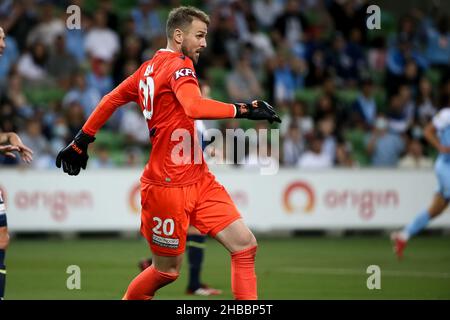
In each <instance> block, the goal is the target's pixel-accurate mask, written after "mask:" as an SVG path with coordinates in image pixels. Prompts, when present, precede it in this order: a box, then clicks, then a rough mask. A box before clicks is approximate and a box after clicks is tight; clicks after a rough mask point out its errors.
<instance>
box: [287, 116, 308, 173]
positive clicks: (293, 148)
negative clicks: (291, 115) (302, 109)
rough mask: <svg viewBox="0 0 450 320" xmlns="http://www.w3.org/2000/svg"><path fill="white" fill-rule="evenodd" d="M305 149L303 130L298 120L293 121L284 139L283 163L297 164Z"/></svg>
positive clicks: (288, 164)
mask: <svg viewBox="0 0 450 320" xmlns="http://www.w3.org/2000/svg"><path fill="white" fill-rule="evenodd" d="M304 149H305V142H304V140H303V137H302V132H301V131H300V128H299V127H298V125H297V123H296V122H291V123H290V125H289V128H288V131H287V133H286V135H285V136H284V139H283V164H284V165H286V166H295V165H296V164H297V162H298V160H299V159H300V156H301V154H302V153H303V151H304Z"/></svg>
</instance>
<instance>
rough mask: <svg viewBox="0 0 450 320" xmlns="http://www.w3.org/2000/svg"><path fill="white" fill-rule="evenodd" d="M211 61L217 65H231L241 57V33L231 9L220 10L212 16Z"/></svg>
mask: <svg viewBox="0 0 450 320" xmlns="http://www.w3.org/2000/svg"><path fill="white" fill-rule="evenodd" d="M210 34H211V37H210V38H211V41H210V47H211V49H210V50H211V55H212V56H213V57H214V59H212V61H211V63H212V64H213V65H215V66H220V67H225V66H230V65H231V64H232V63H234V62H235V61H236V60H238V58H239V35H238V32H237V27H236V25H235V23H234V20H233V17H232V16H231V13H230V12H229V10H225V11H223V10H218V11H217V12H216V13H215V14H213V16H212V17H211V31H210Z"/></svg>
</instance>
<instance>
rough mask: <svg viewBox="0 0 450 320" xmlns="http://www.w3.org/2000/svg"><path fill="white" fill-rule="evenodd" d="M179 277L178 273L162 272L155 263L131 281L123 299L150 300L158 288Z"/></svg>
mask: <svg viewBox="0 0 450 320" xmlns="http://www.w3.org/2000/svg"><path fill="white" fill-rule="evenodd" d="M177 278H178V273H166V272H161V271H159V270H157V269H155V267H154V266H153V265H151V266H150V267H148V268H147V269H145V270H144V271H142V272H141V273H140V274H138V275H137V276H136V278H134V279H133V281H131V283H130V285H129V286H128V289H127V292H126V293H125V296H124V297H123V298H122V300H150V299H152V298H153V296H154V295H155V292H156V290H158V289H159V288H162V287H164V286H165V285H168V284H169V283H171V282H173V281H175V280H176V279H177Z"/></svg>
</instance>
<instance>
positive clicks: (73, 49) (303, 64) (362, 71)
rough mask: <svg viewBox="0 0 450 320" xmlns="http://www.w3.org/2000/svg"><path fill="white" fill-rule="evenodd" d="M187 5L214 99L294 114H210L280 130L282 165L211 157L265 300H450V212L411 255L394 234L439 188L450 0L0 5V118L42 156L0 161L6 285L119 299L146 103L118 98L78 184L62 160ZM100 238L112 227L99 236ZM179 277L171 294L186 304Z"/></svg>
mask: <svg viewBox="0 0 450 320" xmlns="http://www.w3.org/2000/svg"><path fill="white" fill-rule="evenodd" d="M72 4H75V5H78V6H79V7H80V8H81V19H80V22H81V29H73V30H71V29H68V28H67V27H66V20H67V19H68V18H69V16H70V14H69V13H67V12H66V9H67V7H68V6H70V5H72ZM372 4H376V5H378V6H379V7H380V9H381V16H380V27H381V28H380V29H374V30H370V29H368V28H367V26H366V20H367V18H368V17H369V16H370V14H368V13H367V7H368V6H369V5H372ZM178 5H194V6H197V7H199V8H201V9H203V10H205V11H206V12H207V13H208V14H209V15H210V17H211V24H210V27H209V30H208V38H207V40H208V47H207V49H206V51H205V52H203V53H202V55H201V57H200V60H199V64H198V65H197V66H196V72H197V75H198V78H199V79H200V83H201V87H202V91H203V93H204V95H207V96H210V97H211V98H214V99H217V100H221V101H225V102H238V101H239V102H250V101H252V100H253V99H256V98H263V99H266V100H267V101H269V102H270V103H271V104H273V105H274V106H275V108H276V109H277V111H278V113H280V114H281V117H282V120H283V122H282V124H281V125H279V126H276V125H273V126H270V127H269V126H268V125H266V124H265V123H262V122H261V123H259V122H258V123H255V122H251V121H245V120H234V119H233V120H223V121H206V122H205V123H204V125H205V126H206V127H207V128H218V129H220V130H222V131H223V132H224V131H225V130H226V129H233V128H238V127H239V128H244V129H248V128H254V129H256V130H260V129H267V128H278V129H279V130H280V140H279V142H278V141H275V142H274V143H275V144H276V147H277V148H279V154H276V153H273V154H269V155H268V156H269V157H271V158H272V160H275V161H279V163H280V171H279V173H278V174H276V175H274V176H267V177H264V176H261V175H259V173H258V171H257V169H258V168H259V167H260V165H261V164H260V163H259V164H258V162H257V161H256V162H255V161H254V157H252V156H253V155H252V154H251V153H250V151H248V150H247V152H246V154H245V155H243V156H244V157H246V159H247V161H245V163H244V164H242V159H236V157H233V158H232V159H228V158H227V154H226V153H224V154H223V159H224V160H227V161H229V162H232V163H234V164H231V165H220V166H212V171H213V172H214V173H215V174H216V175H217V177H218V180H219V181H220V182H222V183H223V184H224V185H225V186H226V187H227V189H228V190H229V191H230V194H231V195H232V197H233V199H234V200H235V202H236V204H237V205H238V207H239V209H240V210H241V211H242V213H243V216H244V218H245V219H247V222H248V224H249V226H250V227H251V228H252V230H254V231H255V232H257V233H260V234H261V236H262V238H261V239H262V240H261V245H260V247H261V250H260V253H259V256H261V261H262V262H261V264H260V269H259V271H258V272H259V274H260V275H264V277H265V279H267V281H266V282H265V283H262V284H261V286H262V290H261V297H263V298H267V299H278V298H280V299H282V298H284V299H300V298H306V299H308V298H312V299H316V298H317V299H320V298H332V299H333V298H338V299H339V298H344V299H345V298H369V299H370V298H446V299H448V298H450V274H449V273H448V270H450V250H449V248H450V240H449V237H448V230H449V228H450V218H449V215H448V214H444V215H443V216H442V217H439V218H438V219H437V220H436V221H434V222H433V223H432V225H431V227H432V228H431V230H432V231H427V232H425V236H423V237H419V238H417V240H414V241H416V242H413V243H415V244H412V245H411V248H410V249H408V250H410V256H409V257H408V258H409V259H407V260H406V261H403V262H402V264H399V263H398V262H397V261H396V260H395V257H394V255H393V254H392V252H391V247H390V244H389V240H388V237H387V232H389V231H391V230H393V229H396V228H399V227H401V226H402V225H404V224H405V223H407V222H409V221H410V220H411V219H412V218H413V217H414V216H415V215H416V213H417V212H419V211H420V210H422V209H423V208H424V207H425V206H427V205H428V203H429V202H430V201H431V197H432V195H433V193H434V191H435V188H436V182H435V178H434V175H433V169H432V168H433V160H434V159H435V158H436V156H437V152H436V151H435V150H434V149H433V148H431V147H430V146H429V145H428V144H426V142H425V140H424V137H423V129H424V126H425V125H426V124H427V123H428V122H429V120H430V119H431V118H432V117H433V115H435V114H436V112H437V111H438V109H439V108H440V107H442V106H449V99H450V30H449V12H450V3H449V2H446V1H438V0H435V1H425V0H423V1H419V0H415V1H406V0H404V1H365V0H254V1H232V0H216V1H214V0H211V1H201V0H198V1H180V0H178V1H177V0H173V1H169V0H167V1H163V0H160V1H157V0H139V1H131V0H130V1H125V0H117V1H112V0H99V1H88V0H79V1H64V0H54V1H49V0H47V1H44V0H41V1H38V0H36V1H33V0H23V1H12V0H11V1H8V0H3V1H0V26H2V27H3V29H4V31H5V33H6V49H5V50H4V53H3V56H2V57H1V58H0V130H1V131H3V132H7V131H15V132H17V133H18V134H19V135H20V136H21V138H22V140H23V142H24V143H25V144H26V145H28V146H29V147H31V148H32V149H33V151H34V161H33V162H32V164H31V165H29V166H28V165H24V164H23V162H21V161H20V160H17V159H12V158H6V157H3V156H2V155H0V188H2V189H3V191H4V193H5V196H6V200H7V206H8V222H9V229H10V232H11V234H12V236H13V241H12V242H11V248H10V249H9V251H8V257H9V258H8V259H9V260H7V261H9V268H8V275H9V278H8V279H9V280H8V281H9V282H8V287H7V291H6V292H7V295H6V297H8V295H9V296H10V297H11V298H19V299H20V298H25V299H33V298H45V299H46V298H48V299H57V298H68V299H71V298H98V299H101V298H111V299H114V298H119V297H121V290H122V288H125V287H126V284H127V283H128V281H129V280H130V279H132V277H133V276H134V275H135V274H136V272H135V271H137V268H135V265H134V264H133V263H134V260H136V262H137V259H139V257H141V256H145V255H146V254H147V253H149V250H148V249H147V248H146V244H145V242H144V241H143V240H142V239H141V238H139V237H138V229H139V214H138V213H139V212H138V211H139V192H137V190H138V186H139V176H140V173H141V170H142V168H143V166H144V165H145V163H146V161H147V160H148V155H149V152H151V146H150V145H149V142H148V129H147V126H146V123H145V121H144V118H143V117H142V115H141V113H140V111H139V110H138V108H137V107H136V106H135V105H132V104H130V105H126V106H123V107H122V108H120V109H118V110H117V111H116V113H115V114H114V116H113V117H112V118H111V119H110V120H109V121H108V122H107V124H106V125H105V127H104V128H103V129H102V130H101V131H100V132H99V133H98V135H97V140H96V142H95V143H94V144H93V145H91V149H90V157H91V158H90V161H89V163H88V170H87V171H86V172H82V173H81V175H80V176H78V177H77V178H72V177H70V178H69V177H67V176H63V174H62V173H61V172H59V171H57V170H56V167H55V165H54V159H55V157H56V154H57V153H58V152H59V150H60V149H61V148H63V147H64V146H65V145H66V144H67V143H69V142H70V141H71V139H72V138H73V136H74V135H75V134H76V133H77V132H78V130H80V128H81V127H82V125H83V124H84V122H85V120H86V119H87V117H88V116H89V114H90V113H91V112H92V110H93V109H94V108H95V106H96V105H97V103H98V102H99V101H100V99H101V98H102V97H103V96H104V95H105V94H106V93H108V92H109V91H111V90H112V89H113V88H114V87H115V86H116V85H118V84H119V83H120V82H121V81H122V80H124V79H125V78H126V77H127V76H129V75H130V74H132V73H133V72H134V71H135V70H136V69H137V68H138V67H139V66H140V64H141V63H143V62H144V61H146V60H147V59H149V58H151V57H152V55H153V54H154V53H155V51H156V50H158V49H160V48H165V46H166V36H165V21H166V18H167V16H168V13H169V11H170V10H171V9H172V8H173V7H176V6H178ZM271 149H272V150H273V149H274V145H272V146H271ZM252 159H253V160H252ZM269 160H270V159H269ZM98 169H104V170H98ZM267 186H270V187H269V189H270V190H267ZM447 213H448V212H447ZM42 234H45V237H42ZM87 234H88V235H89V237H88V239H86V238H85V237H83V235H84V236H85V235H87ZM355 234H356V235H355ZM367 234H369V235H368V236H367ZM49 235H50V236H49ZM99 235H101V236H102V237H104V236H105V235H106V236H107V237H108V239H106V240H105V239H101V240H100V239H95V240H93V239H92V237H97V236H99ZM280 235H283V237H281V238H279V237H278V236H280ZM304 235H308V237H295V236H304ZM309 235H313V237H309ZM316 235H320V236H322V235H328V236H332V237H331V238H330V237H316ZM342 235H345V236H346V237H339V238H338V239H339V241H336V240H335V238H334V237H335V236H342ZM427 235H428V236H427ZM78 236H81V237H78ZM119 236H121V237H119ZM55 237H56V238H55ZM61 237H62V238H61ZM30 238H31V239H30ZM41 238H42V239H44V240H45V241H37V242H36V239H41ZM61 239H65V240H64V241H63V242H61V241H60V240H61ZM209 246H210V247H211V249H210V252H211V258H208V252H207V253H206V255H207V258H206V259H207V260H206V262H205V263H206V266H207V267H206V268H205V270H206V271H205V277H208V276H209V278H210V279H211V278H212V279H213V280H211V281H210V282H212V283H213V284H216V283H217V284H218V285H219V286H222V287H223V289H224V290H225V293H226V295H225V298H230V297H231V295H230V291H229V290H228V291H227V288H228V287H229V284H228V278H226V279H222V278H223V274H226V272H229V271H228V268H226V269H225V268H223V265H228V264H227V263H228V262H227V259H228V257H227V255H226V254H225V252H224V251H223V250H222V251H221V249H220V248H219V247H218V245H216V244H215V243H212V242H211V243H209ZM62 247H64V248H65V249H64V250H63V251H64V252H61V249H62ZM99 247H100V248H103V250H102V251H101V253H99V252H98V248H99ZM116 250H117V252H116ZM265 250H267V251H265ZM216 251H217V252H216ZM113 252H115V254H113ZM74 255H75V256H74ZM275 255H276V256H277V261H273V257H274V256H275ZM75 257H76V258H75ZM278 257H284V260H283V258H280V259H279V260H278ZM308 257H309V260H308ZM99 259H100V262H99V263H97V262H98V260H99ZM77 261H81V262H77ZM82 262H84V263H85V270H86V272H87V274H88V276H87V277H91V278H88V279H90V281H91V282H88V283H89V284H88V285H87V286H88V287H87V288H88V289H85V290H81V291H80V292H75V291H68V290H67V289H66V288H65V282H64V281H65V280H64V279H65V276H66V274H65V273H64V270H65V269H64V268H65V267H64V266H66V265H68V264H77V263H79V264H82ZM370 264H379V265H382V266H386V268H387V270H388V271H387V273H386V275H387V276H386V281H389V282H387V288H388V289H387V290H384V291H383V290H381V291H379V292H374V291H370V290H368V289H367V288H366V286H365V278H366V274H365V270H366V267H367V266H368V265H370ZM31 266H32V267H31ZM102 266H107V267H105V268H106V269H107V271H104V270H103V267H102ZM208 266H209V268H208ZM110 267H111V268H110ZM327 268H328V269H327ZM63 269H64V270H63ZM100 270H102V272H101V274H102V276H104V277H105V278H104V281H103V282H102V279H101V278H99V277H98V274H99V273H100ZM274 270H281V271H280V272H279V273H277V272H276V271H274ZM382 270H383V269H382ZM89 272H91V273H89ZM105 273H106V275H105ZM43 274H44V275H46V277H40V276H39V275H43ZM53 274H57V276H55V277H51V276H50V275H53ZM216 275H217V277H216ZM49 277H50V278H52V279H53V280H52V281H53V282H52V281H50V280H44V279H47V278H49ZM118 278H120V281H119V280H118ZM183 281H184V280H183V278H182V280H181V281H178V283H176V284H174V285H173V286H170V287H168V288H165V289H164V290H163V291H162V293H161V297H163V298H168V299H171V298H180V297H181V298H186V297H185V296H182V295H181V292H182V289H180V288H182V287H183V285H184V284H182V283H181V282H183ZM215 281H216V283H214V282H215ZM106 283H108V285H111V286H114V288H110V287H108V285H107V284H106ZM180 283H181V284H180ZM315 283H320V284H322V285H319V287H317V286H316V285H315ZM177 286H178V287H177ZM60 287H61V288H60Z"/></svg>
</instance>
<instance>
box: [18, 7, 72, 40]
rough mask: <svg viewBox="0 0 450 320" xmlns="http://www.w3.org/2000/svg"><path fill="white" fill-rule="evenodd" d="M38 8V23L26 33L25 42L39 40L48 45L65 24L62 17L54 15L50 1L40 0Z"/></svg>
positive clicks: (63, 28) (62, 30) (62, 31)
mask: <svg viewBox="0 0 450 320" xmlns="http://www.w3.org/2000/svg"><path fill="white" fill-rule="evenodd" d="M25 2H27V1H25ZM38 8H39V23H38V24H37V25H36V26H35V27H34V28H33V29H32V30H31V31H30V33H29V34H28V37H27V44H28V45H29V46H31V45H33V44H34V43H36V42H39V43H43V44H44V45H45V46H47V47H49V46H51V45H52V44H53V43H54V42H55V38H56V37H57V36H58V35H59V34H61V33H64V31H65V28H66V25H65V23H64V20H63V19H61V18H59V17H58V18H57V17H55V6H54V5H53V4H52V3H51V1H48V0H45V1H42V3H41V4H40V5H39V7H38Z"/></svg>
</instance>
